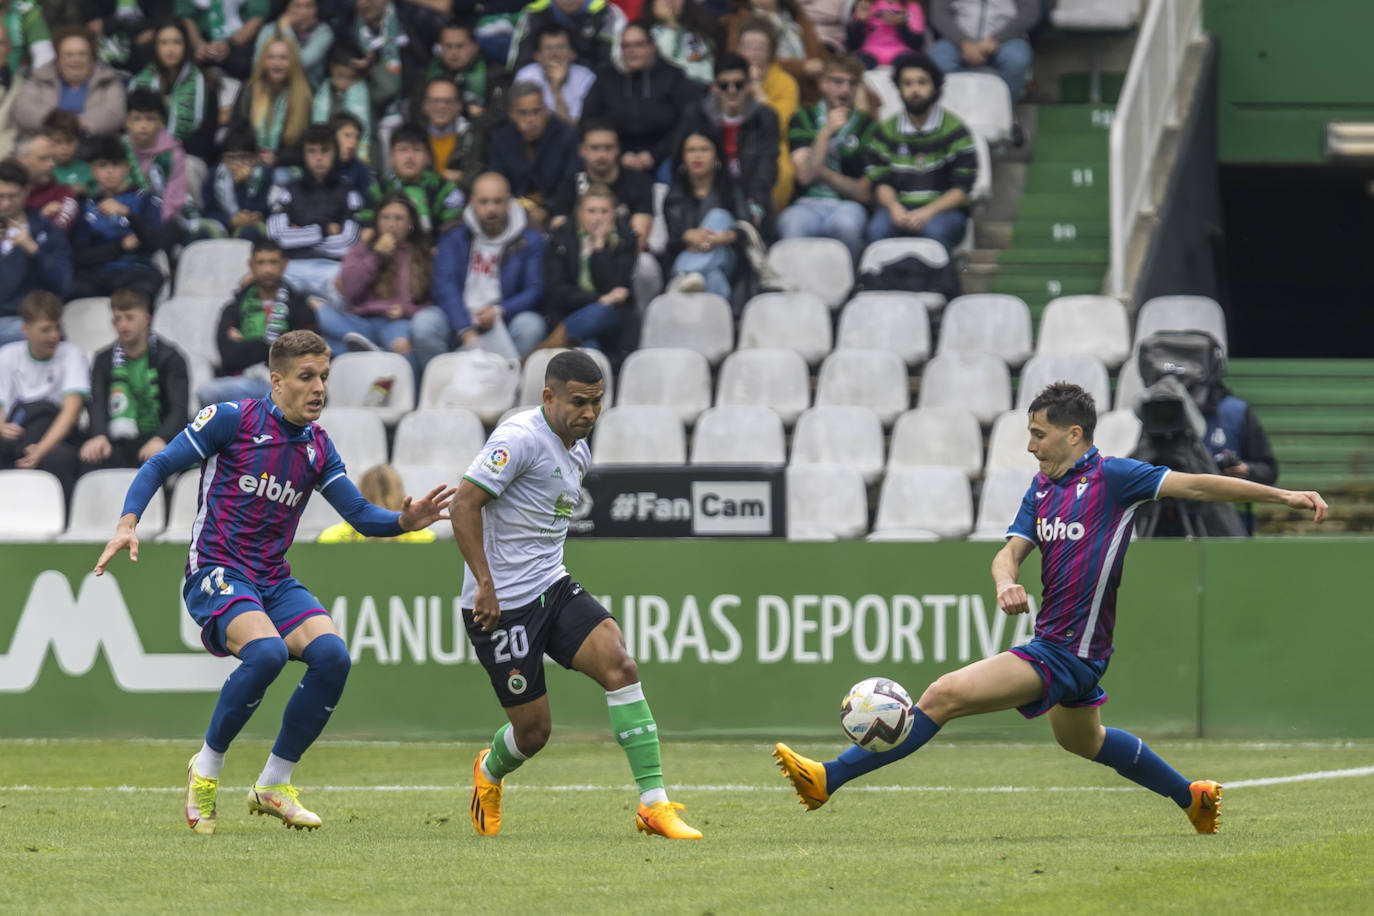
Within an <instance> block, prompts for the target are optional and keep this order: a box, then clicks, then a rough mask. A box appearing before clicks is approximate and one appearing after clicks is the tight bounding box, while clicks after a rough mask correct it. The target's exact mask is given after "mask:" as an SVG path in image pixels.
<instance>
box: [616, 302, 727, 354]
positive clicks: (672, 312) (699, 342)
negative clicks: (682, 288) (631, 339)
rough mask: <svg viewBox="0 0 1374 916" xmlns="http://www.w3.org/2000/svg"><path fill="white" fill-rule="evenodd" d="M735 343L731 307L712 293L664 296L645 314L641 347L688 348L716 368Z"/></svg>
mask: <svg viewBox="0 0 1374 916" xmlns="http://www.w3.org/2000/svg"><path fill="white" fill-rule="evenodd" d="M734 340H735V316H734V313H733V312H731V311H730V303H728V302H726V301H725V300H724V299H722V298H721V297H719V296H716V295H713V294H711V293H664V294H663V295H661V296H657V297H655V298H654V300H653V301H652V302H650V303H649V307H648V308H647V309H645V311H644V324H643V327H642V328H641V330H640V336H639V345H640V347H641V348H645V349H647V348H650V347H686V348H688V349H689V350H696V351H697V352H698V353H700V354H701V355H702V356H704V357H706V359H707V361H708V362H709V363H710V364H711V365H713V366H714V365H716V364H717V363H719V362H720V361H721V360H722V359H724V358H725V354H727V353H729V352H730V351H731V350H732V349H733V348H734Z"/></svg>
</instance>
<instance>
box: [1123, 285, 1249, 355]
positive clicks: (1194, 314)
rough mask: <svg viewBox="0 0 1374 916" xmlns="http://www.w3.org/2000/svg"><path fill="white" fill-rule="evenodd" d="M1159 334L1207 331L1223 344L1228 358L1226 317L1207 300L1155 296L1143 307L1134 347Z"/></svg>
mask: <svg viewBox="0 0 1374 916" xmlns="http://www.w3.org/2000/svg"><path fill="white" fill-rule="evenodd" d="M1159 331H1206V332H1207V333H1209V334H1211V335H1212V336H1213V337H1215V338H1216V339H1217V340H1218V341H1219V342H1220V343H1221V352H1222V355H1223V356H1224V355H1226V352H1227V346H1226V314H1225V313H1224V312H1222V310H1221V306H1220V305H1217V303H1216V300H1215V299H1209V298H1208V297H1206V296H1156V297H1155V298H1153V299H1151V300H1150V301H1149V302H1146V303H1145V304H1144V305H1142V306H1141V307H1140V311H1139V312H1138V313H1137V314H1136V321H1135V346H1136V349H1139V348H1140V342H1141V341H1142V340H1144V339H1145V338H1146V337H1149V336H1150V335H1151V334H1155V333H1158V332H1159Z"/></svg>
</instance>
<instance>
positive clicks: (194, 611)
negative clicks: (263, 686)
mask: <svg viewBox="0 0 1374 916" xmlns="http://www.w3.org/2000/svg"><path fill="white" fill-rule="evenodd" d="M181 594H182V597H184V598H185V599H186V610H187V611H188V612H189V613H190V615H191V619H192V620H194V621H195V622H196V623H198V624H200V641H201V642H202V643H204V644H205V648H206V649H208V650H209V651H210V654H211V655H219V656H225V655H229V654H230V652H229V649H228V648H227V647H226V646H225V641H224V634H225V630H226V629H227V628H228V626H229V621H231V620H233V619H234V618H235V617H237V616H238V615H240V614H242V613H243V612H244V611H263V612H264V613H266V614H267V616H268V618H269V619H271V621H272V625H273V626H275V627H276V628H277V632H278V633H280V634H281V635H282V636H285V635H286V634H288V633H290V632H291V631H292V630H294V629H296V627H298V626H300V625H301V622H302V621H303V620H305V618H307V617H313V616H314V615H315V614H327V613H328V611H326V610H325V609H324V607H323V605H321V604H320V599H318V598H316V597H315V596H314V595H312V594H310V590H309V589H307V588H306V587H305V586H304V585H301V584H300V582H298V581H296V580H295V579H283V580H282V581H280V582H278V583H276V584H275V585H269V586H268V587H267V588H259V587H258V586H257V585H255V584H254V583H253V581H252V580H251V579H249V578H248V577H247V576H245V575H244V574H243V573H241V572H239V571H238V570H237V569H234V568H233V567H230V566H212V567H210V568H208V569H202V570H200V571H199V572H197V573H196V574H195V575H193V576H191V577H190V578H188V579H187V580H186V584H185V585H184V586H182V589H181Z"/></svg>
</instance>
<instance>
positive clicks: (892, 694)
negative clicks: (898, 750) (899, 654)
mask: <svg viewBox="0 0 1374 916" xmlns="http://www.w3.org/2000/svg"><path fill="white" fill-rule="evenodd" d="M911 706H912V704H911V695H910V694H908V693H907V692H906V690H905V689H904V688H903V687H902V685H901V684H899V683H897V682H896V681H892V680H888V679H887V678H885V677H870V678H867V679H866V680H862V681H859V683H857V684H855V685H854V686H853V687H850V688H849V692H848V693H846V694H845V695H844V703H842V704H841V708H840V725H841V726H842V727H843V728H844V734H845V737H847V738H848V739H849V740H850V741H853V742H854V743H855V744H857V745H858V746H859V747H861V748H863V749H864V750H866V751H887V750H891V749H892V748H894V747H896V746H897V745H899V744H901V743H902V742H903V741H904V740H906V736H907V735H909V734H910V733H911Z"/></svg>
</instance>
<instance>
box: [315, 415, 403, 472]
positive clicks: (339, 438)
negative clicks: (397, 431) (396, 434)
mask: <svg viewBox="0 0 1374 916" xmlns="http://www.w3.org/2000/svg"><path fill="white" fill-rule="evenodd" d="M319 425H320V426H322V427H324V431H325V432H327V433H329V438H330V439H331V440H332V441H333V442H334V448H335V450H337V451H338V453H339V457H340V458H342V459H343V462H344V467H345V468H347V469H348V476H349V477H351V478H352V479H354V480H357V479H358V478H360V477H362V476H363V472H364V471H366V470H367V469H368V468H371V467H375V466H376V465H379V464H386V463H387V455H386V427H385V426H384V425H383V424H382V420H381V418H380V417H378V416H377V415H376V414H375V413H373V412H372V411H370V410H367V409H365V408H362V407H326V408H325V409H324V410H322V411H321V412H320V419H319Z"/></svg>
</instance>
